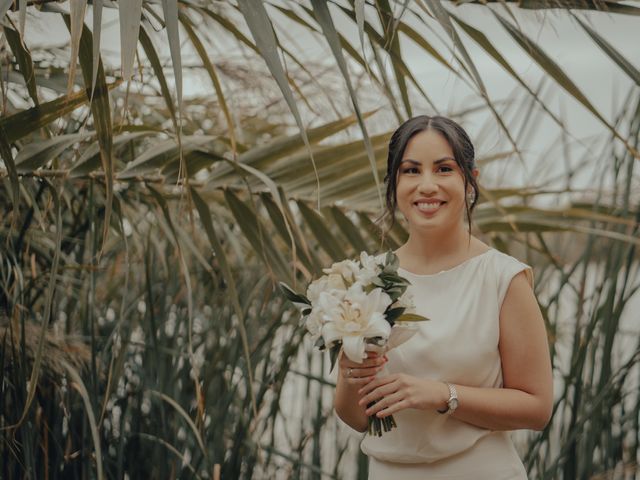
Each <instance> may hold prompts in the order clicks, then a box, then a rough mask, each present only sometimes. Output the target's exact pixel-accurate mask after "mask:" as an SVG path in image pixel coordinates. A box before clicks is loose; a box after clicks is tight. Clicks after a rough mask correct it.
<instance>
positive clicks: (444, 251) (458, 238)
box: [400, 223, 472, 262]
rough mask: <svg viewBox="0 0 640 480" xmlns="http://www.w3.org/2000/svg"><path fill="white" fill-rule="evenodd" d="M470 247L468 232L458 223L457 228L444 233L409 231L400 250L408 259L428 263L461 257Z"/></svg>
mask: <svg viewBox="0 0 640 480" xmlns="http://www.w3.org/2000/svg"><path fill="white" fill-rule="evenodd" d="M471 245H472V243H471V242H470V236H469V231H468V230H467V229H466V228H465V226H464V225H463V224H462V223H460V224H459V228H455V229H454V230H453V231H451V230H447V231H446V232H444V233H440V232H425V231H418V230H413V229H410V230H409V239H408V240H407V243H405V244H404V245H403V246H402V247H400V249H401V250H403V251H404V252H405V253H406V254H407V256H408V257H410V258H414V259H420V260H423V261H426V262H430V261H431V260H433V259H443V258H448V257H456V256H458V255H463V254H465V253H466V252H468V251H469V249H470V248H471Z"/></svg>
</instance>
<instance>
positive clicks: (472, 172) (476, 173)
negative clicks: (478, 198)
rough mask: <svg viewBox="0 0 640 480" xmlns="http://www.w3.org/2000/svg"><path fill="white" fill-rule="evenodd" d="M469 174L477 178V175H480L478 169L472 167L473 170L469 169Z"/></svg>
mask: <svg viewBox="0 0 640 480" xmlns="http://www.w3.org/2000/svg"><path fill="white" fill-rule="evenodd" d="M471 175H473V178H475V179H476V180H477V179H478V175H480V170H478V169H477V168H474V169H473V170H471Z"/></svg>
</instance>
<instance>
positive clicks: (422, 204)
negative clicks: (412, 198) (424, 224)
mask: <svg viewBox="0 0 640 480" xmlns="http://www.w3.org/2000/svg"><path fill="white" fill-rule="evenodd" d="M445 203H447V202H445V201H442V200H437V199H432V198H431V199H428V200H426V199H424V200H418V201H416V202H414V203H413V204H414V205H415V207H416V208H417V209H418V210H419V211H420V212H426V213H431V212H436V211H438V209H440V207H441V206H442V205H444V204H445Z"/></svg>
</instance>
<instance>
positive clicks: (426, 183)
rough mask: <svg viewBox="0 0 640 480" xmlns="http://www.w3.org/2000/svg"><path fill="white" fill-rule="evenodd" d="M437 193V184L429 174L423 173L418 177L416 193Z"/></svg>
mask: <svg viewBox="0 0 640 480" xmlns="http://www.w3.org/2000/svg"><path fill="white" fill-rule="evenodd" d="M437 191H438V183H437V182H436V179H435V178H434V177H433V175H431V173H430V172H425V173H423V174H422V175H421V176H420V183H419V184H418V192H419V193H423V194H433V193H436V192H437Z"/></svg>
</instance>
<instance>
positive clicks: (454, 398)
mask: <svg viewBox="0 0 640 480" xmlns="http://www.w3.org/2000/svg"><path fill="white" fill-rule="evenodd" d="M444 383H445V384H446V385H447V387H449V400H447V408H446V409H444V410H437V412H438V413H446V414H448V415H451V414H452V413H453V412H455V411H456V408H458V392H457V391H456V387H455V385H452V384H450V383H449V382H444Z"/></svg>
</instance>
